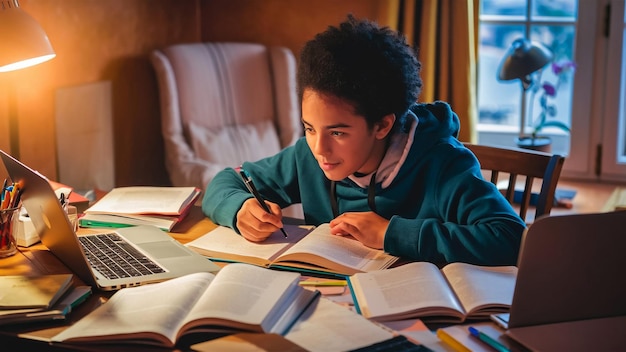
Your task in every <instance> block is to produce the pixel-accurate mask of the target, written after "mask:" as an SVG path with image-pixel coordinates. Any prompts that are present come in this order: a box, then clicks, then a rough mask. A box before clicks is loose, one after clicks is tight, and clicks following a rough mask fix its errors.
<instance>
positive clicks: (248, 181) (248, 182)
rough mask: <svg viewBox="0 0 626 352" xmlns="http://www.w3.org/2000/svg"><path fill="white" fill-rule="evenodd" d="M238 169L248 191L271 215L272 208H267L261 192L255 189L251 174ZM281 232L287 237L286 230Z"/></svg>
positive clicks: (281, 229)
mask: <svg viewBox="0 0 626 352" xmlns="http://www.w3.org/2000/svg"><path fill="white" fill-rule="evenodd" d="M237 169H238V170H239V175H241V178H242V179H243V183H245V184H246V187H247V188H248V191H250V193H252V195H253V196H254V198H256V200H257V201H258V202H259V205H261V207H262V208H263V210H265V211H266V212H268V213H270V214H271V213H272V211H271V210H270V207H268V206H267V204H266V203H265V200H263V197H261V195H260V194H259V191H257V189H256V187H254V183H252V177H250V174H248V173H247V172H246V170H244V169H242V168H237ZM280 231H281V232H282V233H283V235H284V236H285V237H287V232H285V229H283V228H282V227H281V228H280Z"/></svg>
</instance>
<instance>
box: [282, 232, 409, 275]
mask: <svg viewBox="0 0 626 352" xmlns="http://www.w3.org/2000/svg"><path fill="white" fill-rule="evenodd" d="M302 253H306V254H313V255H315V256H317V257H320V258H327V259H328V260H329V261H331V262H334V263H338V264H340V265H342V266H344V267H348V268H351V269H355V270H356V271H371V270H376V269H381V268H386V267H388V266H389V265H391V264H392V263H393V262H394V261H395V260H396V259H397V257H394V256H392V255H389V254H387V253H385V252H383V251H382V250H378V249H373V248H369V247H367V246H365V245H363V244H362V243H361V242H359V241H357V240H355V239H352V238H348V237H344V236H337V235H331V234H330V225H329V224H321V225H319V226H318V227H317V228H315V230H313V231H311V233H310V234H308V235H307V236H306V237H305V238H304V239H302V240H301V241H300V242H298V243H297V244H296V245H294V246H293V247H291V248H289V249H288V250H286V251H285V252H284V253H283V254H282V255H281V256H280V257H279V258H278V260H279V261H289V260H291V261H304V262H307V263H312V264H317V265H320V266H326V265H324V264H325V262H326V261H324V260H321V261H316V259H315V258H313V257H311V256H309V257H306V259H305V260H302V258H303V257H302V255H301V254H302Z"/></svg>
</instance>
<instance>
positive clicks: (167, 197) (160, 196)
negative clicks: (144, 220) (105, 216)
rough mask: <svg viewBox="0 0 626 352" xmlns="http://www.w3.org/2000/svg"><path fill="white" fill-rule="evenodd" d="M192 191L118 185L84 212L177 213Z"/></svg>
mask: <svg viewBox="0 0 626 352" xmlns="http://www.w3.org/2000/svg"><path fill="white" fill-rule="evenodd" d="M194 191H195V188H194V187H153V186H137V187H119V188H114V189H112V190H111V191H110V192H109V193H107V194H106V195H105V196H104V197H102V199H100V200H99V201H98V202H96V204H94V205H93V206H91V207H90V208H89V209H87V210H86V211H85V212H86V213H97V212H104V213H123V214H142V213H147V214H151V213H155V214H164V215H177V214H178V213H179V211H180V210H181V209H180V207H181V206H182V205H183V204H185V202H186V201H187V199H188V198H189V196H190V195H191V194H193V193H194Z"/></svg>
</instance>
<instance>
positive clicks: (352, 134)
mask: <svg viewBox="0 0 626 352" xmlns="http://www.w3.org/2000/svg"><path fill="white" fill-rule="evenodd" d="M353 110H354V109H353V107H352V106H351V105H350V104H348V103H347V102H345V101H344V100H341V99H339V98H337V97H334V96H329V95H323V94H320V93H318V92H316V91H313V90H310V89H306V90H305V91H304V94H303V96H302V123H303V124H304V131H305V134H306V141H307V143H308V145H309V148H310V149H311V152H313V155H314V156H315V159H316V160H317V162H318V164H319V166H320V168H321V169H322V171H323V172H324V174H325V175H326V177H327V178H328V179H330V180H333V181H339V180H343V179H344V178H346V177H348V176H349V175H351V174H353V173H355V172H360V173H363V174H369V173H371V172H373V171H375V170H376V168H378V165H379V163H380V160H381V159H382V157H383V155H384V153H385V137H386V136H387V134H388V133H389V130H390V129H391V125H393V120H394V119H393V115H390V116H392V118H391V119H390V120H391V121H390V122H391V123H385V122H389V121H387V119H383V121H385V122H381V123H380V124H376V125H375V126H374V128H372V129H370V128H368V126H367V122H366V121H365V118H364V117H363V116H360V115H356V114H355V113H354V111H353Z"/></svg>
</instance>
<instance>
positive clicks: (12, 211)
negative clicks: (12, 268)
mask: <svg viewBox="0 0 626 352" xmlns="http://www.w3.org/2000/svg"><path fill="white" fill-rule="evenodd" d="M19 218H20V207H19V206H18V207H15V208H8V209H2V210H0V258H4V257H8V256H11V255H13V254H15V253H16V252H17V243H16V242H15V231H17V226H18V224H17V222H18V221H19Z"/></svg>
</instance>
